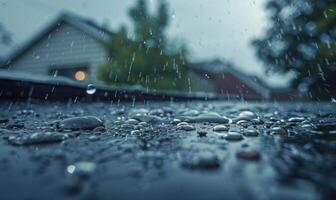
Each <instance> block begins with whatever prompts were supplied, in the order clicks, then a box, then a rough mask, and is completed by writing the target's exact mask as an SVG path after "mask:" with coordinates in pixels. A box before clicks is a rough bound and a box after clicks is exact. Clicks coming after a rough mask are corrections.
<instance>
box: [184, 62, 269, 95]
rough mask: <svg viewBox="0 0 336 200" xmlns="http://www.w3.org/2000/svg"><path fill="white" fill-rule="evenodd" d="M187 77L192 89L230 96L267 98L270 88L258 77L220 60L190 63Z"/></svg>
mask: <svg viewBox="0 0 336 200" xmlns="http://www.w3.org/2000/svg"><path fill="white" fill-rule="evenodd" d="M188 73H189V75H188V76H189V77H190V79H191V80H192V82H193V83H192V91H207V92H213V93H217V94H221V95H227V96H228V97H232V98H247V99H269V98H270V97H271V96H270V95H271V90H270V88H269V87H268V86H267V85H266V84H265V83H264V82H263V81H261V80H260V79H259V78H258V77H255V76H248V75H246V74H244V73H242V72H240V71H238V70H237V69H236V68H235V67H234V66H233V65H232V64H230V63H228V62H223V61H221V60H213V61H205V62H198V63H190V64H189V65H188Z"/></svg>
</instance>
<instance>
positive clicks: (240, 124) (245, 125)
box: [237, 119, 251, 128]
mask: <svg viewBox="0 0 336 200" xmlns="http://www.w3.org/2000/svg"><path fill="white" fill-rule="evenodd" d="M237 125H239V126H242V127H244V128H247V127H248V126H249V125H251V124H250V122H249V121H247V120H245V119H243V120H239V121H237Z"/></svg>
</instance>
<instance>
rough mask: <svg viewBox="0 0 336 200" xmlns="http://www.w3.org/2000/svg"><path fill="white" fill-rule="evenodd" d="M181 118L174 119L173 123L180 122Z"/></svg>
mask: <svg viewBox="0 0 336 200" xmlns="http://www.w3.org/2000/svg"><path fill="white" fill-rule="evenodd" d="M180 122H181V120H180V119H173V121H172V122H171V123H172V124H178V123H180Z"/></svg>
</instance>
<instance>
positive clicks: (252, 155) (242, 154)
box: [236, 151, 261, 161]
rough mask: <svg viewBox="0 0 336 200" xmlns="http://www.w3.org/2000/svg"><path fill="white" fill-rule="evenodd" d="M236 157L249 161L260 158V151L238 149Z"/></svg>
mask: <svg viewBox="0 0 336 200" xmlns="http://www.w3.org/2000/svg"><path fill="white" fill-rule="evenodd" d="M236 155H237V157H238V158H241V159H244V160H250V161H257V160H260V157H261V156H260V153H259V152H258V151H239V152H238V153H237V154H236Z"/></svg>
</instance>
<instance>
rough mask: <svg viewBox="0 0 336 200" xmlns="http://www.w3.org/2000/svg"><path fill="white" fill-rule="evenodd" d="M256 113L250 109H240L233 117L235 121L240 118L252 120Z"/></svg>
mask: <svg viewBox="0 0 336 200" xmlns="http://www.w3.org/2000/svg"><path fill="white" fill-rule="evenodd" d="M256 118H257V115H256V114H255V113H254V112H251V111H242V112H241V113H239V115H238V117H236V118H235V119H234V121H235V122H238V121H240V120H246V121H252V120H253V119H256Z"/></svg>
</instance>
